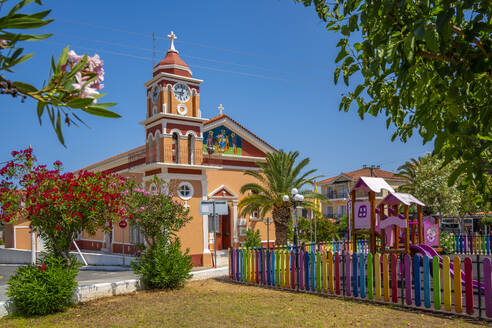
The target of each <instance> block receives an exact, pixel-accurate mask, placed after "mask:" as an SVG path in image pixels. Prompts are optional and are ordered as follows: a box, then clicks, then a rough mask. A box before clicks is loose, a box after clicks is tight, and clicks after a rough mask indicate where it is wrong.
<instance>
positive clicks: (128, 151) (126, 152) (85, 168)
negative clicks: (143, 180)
mask: <svg viewBox="0 0 492 328" xmlns="http://www.w3.org/2000/svg"><path fill="white" fill-rule="evenodd" d="M143 147H145V145H142V146H138V147H136V148H133V149H130V150H127V151H125V152H122V153H119V154H117V155H114V156H111V157H108V158H106V159H103V160H101V161H99V162H96V163H94V164H91V165H87V166H86V167H83V168H81V169H80V170H77V171H82V170H87V168H88V167H91V166H95V165H98V164H101V163H102V162H104V161H107V160H110V159H113V158H116V157H118V156H121V155H125V154H128V153H131V152H132V151H135V150H137V149H140V148H143Z"/></svg>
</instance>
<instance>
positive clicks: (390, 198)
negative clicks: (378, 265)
mask: <svg viewBox="0 0 492 328" xmlns="http://www.w3.org/2000/svg"><path fill="white" fill-rule="evenodd" d="M383 190H386V191H387V192H388V195H386V196H385V197H384V199H383V200H382V201H380V202H379V204H377V205H376V193H381V194H382V192H383ZM350 194H351V217H350V222H347V227H349V236H351V240H352V245H353V246H352V248H353V249H357V247H356V243H357V235H360V234H361V233H368V234H369V251H370V252H371V253H372V254H375V253H376V252H377V251H378V248H379V252H380V253H381V254H384V253H401V254H411V253H412V252H413V253H416V252H421V251H420V248H421V246H422V245H426V246H430V247H432V248H434V249H435V250H436V252H440V251H441V248H440V243H439V234H440V228H439V219H434V218H432V217H425V218H423V217H422V207H423V206H425V204H424V203H422V202H421V201H420V200H418V199H417V198H415V197H414V196H412V195H410V194H405V193H397V192H395V191H394V190H393V188H392V187H391V186H390V185H388V183H386V181H385V180H384V179H382V178H374V177H361V178H359V180H358V181H357V183H356V184H355V185H354V187H353V188H352V190H351V192H350ZM358 194H359V195H360V196H365V195H367V197H368V201H364V200H360V199H357V196H358ZM401 206H403V215H402V214H400V213H399V211H400V207H401ZM411 206H416V207H417V214H416V215H415V216H414V217H412V218H410V215H409V210H410V207H411ZM378 237H379V239H380V241H381V244H380V245H377V238H378Z"/></svg>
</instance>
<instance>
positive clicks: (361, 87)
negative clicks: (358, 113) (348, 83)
mask: <svg viewBox="0 0 492 328" xmlns="http://www.w3.org/2000/svg"><path fill="white" fill-rule="evenodd" d="M364 88H365V86H364V85H363V84H359V85H358V86H357V88H355V91H354V94H353V97H354V98H357V97H358V96H359V95H360V93H361V92H362V91H363V90H364Z"/></svg>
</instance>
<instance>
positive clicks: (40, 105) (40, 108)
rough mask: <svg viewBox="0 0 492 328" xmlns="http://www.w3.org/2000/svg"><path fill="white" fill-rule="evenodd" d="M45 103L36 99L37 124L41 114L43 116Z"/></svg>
mask: <svg viewBox="0 0 492 328" xmlns="http://www.w3.org/2000/svg"><path fill="white" fill-rule="evenodd" d="M45 105H46V104H45V103H44V102H42V101H38V106H37V111H38V120H39V125H41V124H42V123H41V116H43V112H44V106H45Z"/></svg>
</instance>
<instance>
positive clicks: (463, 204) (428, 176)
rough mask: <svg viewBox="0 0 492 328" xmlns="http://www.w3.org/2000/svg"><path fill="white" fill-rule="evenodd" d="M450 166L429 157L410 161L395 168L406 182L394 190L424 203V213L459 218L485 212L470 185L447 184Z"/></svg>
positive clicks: (451, 168)
mask: <svg viewBox="0 0 492 328" xmlns="http://www.w3.org/2000/svg"><path fill="white" fill-rule="evenodd" d="M454 167H456V163H455V162H453V163H450V164H447V165H445V164H444V160H443V159H440V158H439V157H437V156H431V155H430V154H427V155H426V156H424V157H419V158H418V159H411V160H410V161H408V162H406V163H405V164H403V165H402V166H400V167H399V168H398V170H399V173H398V175H399V176H400V177H403V178H405V179H406V180H407V183H406V184H404V185H402V186H400V187H399V188H398V191H401V192H407V193H410V194H412V195H414V196H415V197H417V198H418V199H420V200H421V201H422V202H424V204H426V207H425V209H424V210H425V211H426V213H427V214H436V213H441V215H442V216H457V217H463V216H465V215H469V214H472V213H476V212H479V211H483V210H485V209H486V208H487V207H486V205H483V203H480V202H479V200H480V199H481V195H480V193H479V192H478V191H477V190H476V189H474V188H472V185H468V186H467V188H466V189H462V188H458V187H457V186H456V185H453V186H449V185H448V183H447V181H448V180H449V176H450V175H452V173H453V169H454ZM458 182H459V181H458ZM489 183H490V181H489Z"/></svg>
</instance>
